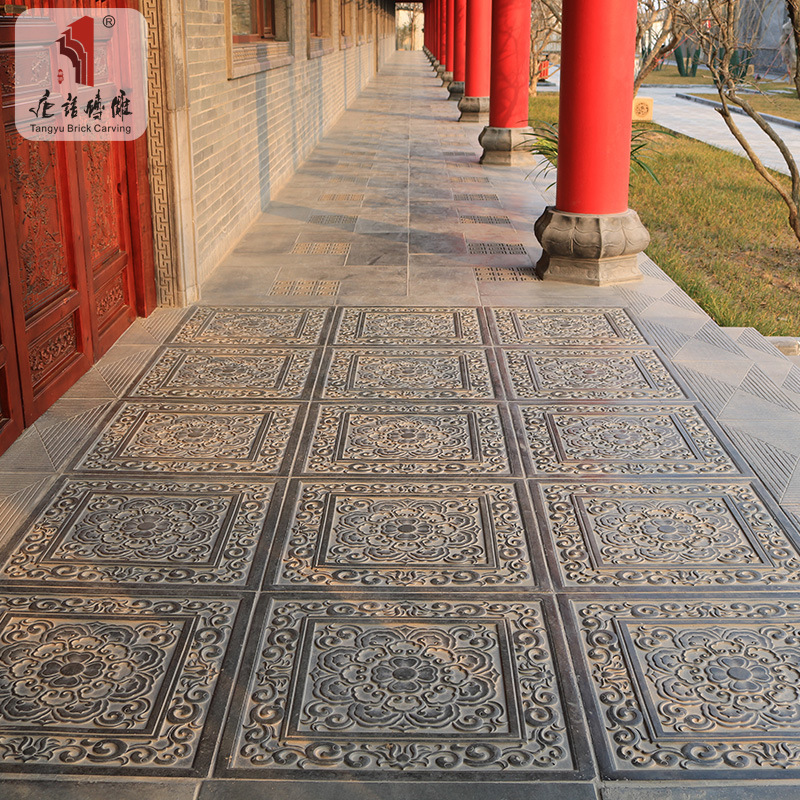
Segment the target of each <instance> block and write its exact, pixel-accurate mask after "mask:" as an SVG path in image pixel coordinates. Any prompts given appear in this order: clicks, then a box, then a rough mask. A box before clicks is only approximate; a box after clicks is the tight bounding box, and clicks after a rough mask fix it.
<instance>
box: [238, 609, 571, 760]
mask: <svg viewBox="0 0 800 800" xmlns="http://www.w3.org/2000/svg"><path fill="white" fill-rule="evenodd" d="M263 630H264V634H263V636H262V640H261V642H260V643H259V645H258V652H257V657H256V663H255V665H254V670H253V674H252V677H251V679H250V683H249V686H248V689H247V692H246V698H247V699H246V707H245V708H244V709H243V712H242V716H241V720H240V722H239V724H238V725H237V728H236V734H235V737H234V741H233V743H232V747H233V752H232V754H231V760H230V764H231V767H232V769H233V770H234V771H237V770H247V769H250V770H253V769H254V768H255V769H264V768H267V769H271V770H283V771H286V770H291V771H296V772H297V771H309V770H311V771H314V770H327V771H330V770H332V769H333V770H346V771H347V772H350V773H363V772H364V771H369V770H370V769H375V768H380V769H382V770H390V771H434V772H438V771H441V770H442V769H452V768H462V769H467V770H468V771H482V770H486V771H498V770H504V771H514V772H517V771H520V770H522V771H526V770H527V771H531V770H538V771H540V772H542V773H550V774H552V773H553V772H560V771H569V770H573V769H575V761H576V759H575V757H574V755H573V753H572V752H571V749H570V743H569V737H568V735H567V729H566V728H567V722H566V719H565V712H564V706H563V702H564V701H563V699H562V694H561V691H560V689H559V685H558V682H557V681H556V679H555V666H554V663H553V660H552V654H551V650H550V642H549V640H548V637H547V634H546V633H545V624H544V618H543V613H542V609H541V608H540V606H539V604H538V603H537V602H532V603H526V604H522V603H490V602H465V603H461V604H450V603H447V602H419V603H411V602H406V603H395V602H388V601H386V602H384V601H376V602H350V601H348V602H339V601H306V602H295V601H277V600H276V601H273V605H272V606H271V607H270V609H269V615H268V619H267V621H266V623H265V624H264V625H263ZM515 670H516V673H517V674H518V676H519V682H518V683H517V682H516V680H515V679H514V677H513V676H514V673H515ZM293 672H294V673H296V679H295V681H294V682H292V681H291V680H290V678H291V676H292V673H293ZM517 693H519V694H517Z"/></svg>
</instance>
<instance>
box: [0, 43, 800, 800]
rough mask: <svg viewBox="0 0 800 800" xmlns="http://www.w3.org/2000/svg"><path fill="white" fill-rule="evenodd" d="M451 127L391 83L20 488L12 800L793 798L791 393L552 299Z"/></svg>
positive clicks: (59, 434)
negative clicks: (200, 298) (532, 273)
mask: <svg viewBox="0 0 800 800" xmlns="http://www.w3.org/2000/svg"><path fill="white" fill-rule="evenodd" d="M445 98H446V93H445V92H444V90H443V89H442V88H441V87H440V86H439V82H438V81H436V80H435V78H434V76H433V73H432V72H430V70H429V68H428V66H427V62H425V60H424V59H423V57H422V56H421V54H419V53H399V54H398V55H397V56H396V57H395V58H394V59H393V60H392V61H391V62H390V64H389V66H388V68H387V69H386V71H385V72H384V73H383V74H382V75H381V76H380V77H379V78H378V79H377V80H376V81H374V82H373V83H372V84H371V86H370V87H369V89H368V90H367V91H366V92H365V93H364V95H363V96H362V97H361V98H359V100H358V101H357V102H356V103H355V104H354V106H353V108H352V109H351V110H349V111H348V112H347V113H346V114H345V115H344V116H343V117H342V119H341V121H340V123H339V124H338V125H337V126H336V127H335V128H334V129H333V130H332V131H331V133H330V135H329V136H328V137H327V138H326V139H325V140H324V142H323V143H322V144H321V145H320V147H319V148H317V150H316V151H315V153H314V155H313V157H312V158H311V159H310V160H309V161H308V162H307V163H306V164H305V165H304V166H303V167H302V168H301V169H300V170H299V171H298V172H297V174H296V175H295V176H294V177H293V178H292V180H291V182H290V183H289V185H287V186H286V187H285V188H284V190H283V191H282V192H281V194H280V196H279V197H278V198H277V199H276V201H275V202H273V203H272V204H271V205H270V207H269V209H268V211H267V213H265V214H264V215H263V217H262V218H261V219H260V220H259V221H258V222H257V223H256V224H255V225H254V226H253V228H252V229H251V231H250V232H249V233H248V235H247V236H246V237H245V238H244V240H243V241H242V243H241V244H240V246H239V247H238V248H237V249H236V250H235V251H234V252H233V253H232V254H231V255H230V256H229V257H228V259H226V261H225V262H224V263H223V264H222V265H221V266H220V268H219V269H218V270H217V272H216V273H215V274H214V275H213V276H212V278H211V279H210V281H209V282H208V284H207V285H206V287H205V290H204V295H203V303H202V304H200V305H197V306H195V307H193V308H190V309H187V310H178V311H172V310H162V311H159V312H157V313H156V314H154V315H153V316H152V317H150V318H149V319H147V320H142V321H138V322H137V323H135V324H134V326H133V327H132V328H131V329H130V330H129V332H128V333H127V334H126V335H125V336H124V337H123V339H122V341H121V342H120V343H119V344H118V345H116V346H115V347H114V348H113V349H112V351H111V352H110V353H109V354H108V356H107V357H106V358H104V359H103V361H102V362H101V363H100V364H99V365H98V366H97V367H96V368H95V369H93V370H92V372H91V373H90V374H89V375H87V376H86V377H85V378H84V380H83V381H81V383H80V384H79V385H78V386H77V387H76V388H75V389H74V390H73V391H72V392H70V394H69V395H68V396H67V397H66V398H64V399H63V400H62V401H60V402H59V403H58V404H57V405H56V406H55V407H54V408H53V409H52V410H51V411H50V412H48V413H47V414H46V415H45V416H44V417H42V418H41V420H39V421H38V422H37V423H36V424H35V425H34V426H33V427H32V428H30V429H29V430H28V431H27V432H26V433H25V434H24V435H23V436H22V438H21V439H20V440H19V442H18V443H17V444H15V445H14V447H12V449H11V450H10V451H9V452H8V453H7V454H6V455H5V456H4V457H3V458H2V459H0V536H2V539H3V542H4V547H3V549H2V552H0V582H2V592H1V593H0V607H1V608H2V616H0V770H2V777H0V796H2V797H3V798H4V800H22V798H25V800H32V799H35V800H38V798H58V800H65V799H66V800H73V799H74V800H78V798H80V800H100V799H101V798H102V799H103V800H105V798H108V797H115V798H118V799H119V800H129V798H130V800H133V799H134V798H141V797H142V796H146V797H148V798H165V797H170V798H172V800H223V798H224V800H261V799H262V798H263V800H266V799H267V798H280V799H281V800H300V798H303V799H304V800H305V799H308V800H344V798H355V799H356V800H361V799H363V800H367V799H368V798H374V797H378V796H380V797H381V798H386V799H387V800H406V798H415V799H416V798H422V800H434V798H436V800H440V799H444V800H451V798H465V799H467V798H480V800H484V798H495V797H496V798H504V800H522V798H525V800H545V799H546V798H547V799H552V798H559V800H592V799H594V800H597V799H598V798H602V800H656V798H658V800H740V799H742V800H743V799H744V798H756V799H758V798H767V797H769V798H770V800H789V798H796V797H797V796H798V792H800V688H798V686H800V648H798V641H799V637H800V587H798V583H800V556H799V554H798V549H799V548H800V535H799V534H798V529H797V523H798V521H800V471H798V462H799V461H800V433H798V432H799V431H800V370H798V368H797V367H796V366H794V365H793V364H792V363H791V362H790V361H788V360H786V359H783V357H782V356H780V354H777V355H776V352H777V351H774V349H773V348H770V349H769V350H767V349H766V348H769V345H768V344H766V343H765V342H764V340H763V339H761V338H760V337H759V336H758V334H756V333H755V332H754V331H750V330H747V329H745V330H741V331H737V339H736V341H734V340H733V339H732V338H731V337H729V336H726V335H725V334H724V333H723V332H722V331H721V330H720V329H719V328H718V327H717V326H716V325H715V324H714V323H713V322H712V321H711V320H710V319H709V318H708V317H707V316H705V315H704V314H703V313H702V312H701V311H700V310H699V309H698V308H697V306H696V305H694V303H692V301H691V300H689V299H688V298H687V297H686V295H684V294H683V293H682V292H681V290H680V289H678V288H677V287H676V286H675V284H674V283H672V282H671V281H670V280H669V279H668V278H667V277H666V276H665V275H664V274H663V273H662V272H661V271H660V270H659V269H658V267H656V266H655V265H654V264H653V263H652V262H650V261H648V260H647V259H644V260H643V269H644V272H645V277H644V279H643V280H642V281H639V282H637V283H633V284H629V285H625V286H621V287H612V288H605V289H594V288H586V287H573V286H567V285H560V284H555V283H540V282H537V281H533V280H530V275H529V271H530V267H531V264H532V260H534V259H535V258H536V257H537V255H538V250H537V248H536V245H535V239H534V237H533V233H532V229H533V223H534V221H535V219H536V217H537V216H538V215H539V214H540V213H541V211H542V209H543V206H544V199H543V196H542V194H541V192H540V191H539V190H538V189H537V186H536V184H535V183H534V182H532V181H531V180H527V179H526V171H525V170H524V169H513V168H499V167H497V168H483V167H481V166H479V165H478V164H477V153H478V148H477V134H478V132H479V130H480V127H479V126H477V125H464V124H459V123H457V122H456V121H455V120H456V118H457V113H458V112H457V110H456V108H455V104H453V103H449V102H448V101H447V100H446V99H445ZM767 354H769V360H768V362H765V361H764V357H765V356H766V355H767ZM759 363H760V364H761V366H759ZM765 363H767V366H765Z"/></svg>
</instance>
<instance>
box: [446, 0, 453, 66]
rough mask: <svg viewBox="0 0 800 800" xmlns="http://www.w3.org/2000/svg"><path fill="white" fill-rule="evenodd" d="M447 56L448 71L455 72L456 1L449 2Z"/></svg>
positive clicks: (449, 0)
mask: <svg viewBox="0 0 800 800" xmlns="http://www.w3.org/2000/svg"><path fill="white" fill-rule="evenodd" d="M446 30H447V55H446V56H445V64H447V71H448V72H452V71H453V63H454V62H453V57H454V55H455V46H454V45H455V0H447V25H446Z"/></svg>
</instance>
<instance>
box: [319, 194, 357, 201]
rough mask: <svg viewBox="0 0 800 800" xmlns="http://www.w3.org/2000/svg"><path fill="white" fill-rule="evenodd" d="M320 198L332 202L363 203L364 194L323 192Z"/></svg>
mask: <svg viewBox="0 0 800 800" xmlns="http://www.w3.org/2000/svg"><path fill="white" fill-rule="evenodd" d="M319 199H320V200H322V201H323V202H331V203H362V202H363V201H364V195H363V194H331V193H330V192H328V193H327V194H321V195H320V196H319Z"/></svg>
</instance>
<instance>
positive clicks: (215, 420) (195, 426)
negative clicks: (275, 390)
mask: <svg viewBox="0 0 800 800" xmlns="http://www.w3.org/2000/svg"><path fill="white" fill-rule="evenodd" d="M299 408H300V406H299V405H294V404H292V405H288V404H287V405H272V406H268V405H260V404H250V405H233V404H231V405H212V404H202V403H193V404H189V403H183V404H182V403H166V402H164V403H156V402H153V403H147V402H125V403H123V404H122V406H121V408H120V409H119V411H117V413H116V415H115V417H114V418H113V419H112V420H111V422H110V423H109V424H108V425H107V427H106V429H105V431H104V432H103V434H102V435H101V436H100V438H99V440H98V441H97V442H96V443H95V444H94V445H92V447H91V448H90V449H89V452H88V453H87V454H86V455H85V456H83V458H81V459H80V460H79V461H78V463H77V465H76V466H75V469H77V470H86V471H88V472H105V471H107V472H120V473H131V472H134V473H142V472H145V473H147V472H151V473H152V472H158V473H178V474H181V473H184V474H185V473H188V474H193V473H215V472H222V473H225V474H231V473H235V474H241V475H245V474H253V475H274V474H276V473H278V472H279V471H280V470H281V467H282V465H283V463H284V461H285V459H286V456H287V453H288V451H289V450H290V449H293V437H292V431H293V427H294V422H295V418H296V416H297V413H298V410H299Z"/></svg>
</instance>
